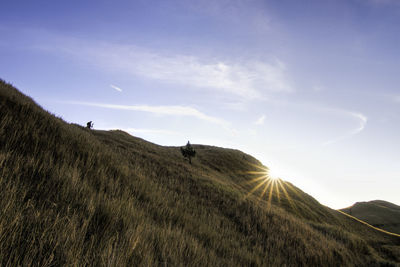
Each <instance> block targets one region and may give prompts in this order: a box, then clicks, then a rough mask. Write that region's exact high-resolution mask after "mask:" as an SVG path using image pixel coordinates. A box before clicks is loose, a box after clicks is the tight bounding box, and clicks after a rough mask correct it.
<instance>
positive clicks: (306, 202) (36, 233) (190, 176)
mask: <svg viewBox="0 0 400 267" xmlns="http://www.w3.org/2000/svg"><path fill="white" fill-rule="evenodd" d="M194 147H195V149H196V151H197V155H196V158H195V159H194V160H193V164H192V165H190V164H188V163H187V162H185V161H184V159H183V158H182V156H181V155H180V151H179V149H178V148H175V147H162V146H158V145H155V144H152V143H149V142H146V141H144V140H142V139H139V138H135V137H132V136H130V135H128V134H126V133H124V132H121V131H110V132H105V131H90V130H87V129H85V128H83V127H81V126H79V125H74V124H67V123H65V122H64V121H62V120H61V119H59V118H56V117H55V116H53V115H52V114H50V113H48V112H46V111H44V110H43V109H41V108H40V107H39V106H38V105H36V104H35V103H34V102H33V101H32V100H31V99H30V98H28V97H26V96H24V95H22V94H21V93H19V92H18V91H17V90H16V89H15V88H13V87H12V86H11V85H9V84H7V83H5V82H0V195H1V198H0V212H1V213H0V214H1V216H0V265H2V266H18V265H24V266H29V265H33V266H54V265H96V266H127V265H131V266H138V265H139V266H205V265H207V266H210V265H211V266H284V265H286V266H346V265H348V266H354V265H359V266H366V265H377V266H379V265H386V266H387V265H389V266H390V265H395V264H396V263H399V262H400V252H399V245H400V242H399V239H396V238H394V237H391V236H386V235H384V234H382V233H379V232H376V231H374V230H372V229H369V228H368V227H366V226H364V225H361V224H358V223H357V222H354V221H352V220H350V219H348V218H347V217H345V216H343V215H341V214H339V213H337V212H335V211H333V210H330V209H329V208H327V207H324V206H322V205H320V204H319V203H318V202H317V201H316V200H314V199H313V198H312V197H310V196H308V195H307V194H305V193H303V192H302V191H301V190H299V189H297V188H296V187H294V186H292V185H290V184H288V183H285V184H284V187H285V188H286V190H287V192H288V196H289V198H288V197H287V196H285V195H284V194H282V193H281V194H279V198H278V194H277V192H275V191H274V192H272V194H273V196H271V200H272V206H271V207H270V208H269V205H268V201H267V199H268V198H269V195H268V194H269V192H267V194H266V196H264V197H263V199H261V200H260V199H259V198H258V197H257V195H258V194H259V193H260V191H256V192H255V193H254V195H251V196H249V197H247V198H245V196H246V195H247V193H248V192H249V191H250V190H251V188H252V185H251V184H248V181H249V180H251V179H252V178H254V177H252V175H250V174H249V171H252V170H254V165H260V163H259V162H258V161H257V160H255V159H254V158H252V157H251V156H249V155H246V154H244V153H242V152H240V151H237V150H229V149H222V148H217V147H210V146H200V145H197V146H194Z"/></svg>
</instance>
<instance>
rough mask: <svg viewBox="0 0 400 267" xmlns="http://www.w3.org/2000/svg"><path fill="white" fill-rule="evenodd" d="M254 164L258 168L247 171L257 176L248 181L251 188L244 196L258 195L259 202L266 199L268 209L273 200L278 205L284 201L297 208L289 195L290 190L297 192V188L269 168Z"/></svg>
mask: <svg viewBox="0 0 400 267" xmlns="http://www.w3.org/2000/svg"><path fill="white" fill-rule="evenodd" d="M252 166H253V167H255V168H256V170H254V171H249V172H247V173H248V174H250V175H254V176H256V177H255V178H253V179H250V180H249V181H247V182H246V185H247V186H248V185H251V189H250V191H249V192H248V193H247V195H246V196H245V197H244V198H248V197H250V196H251V195H255V196H257V197H258V202H260V201H261V200H266V201H267V208H268V209H270V208H271V205H272V202H274V204H277V205H281V203H282V204H283V202H285V203H287V204H288V205H289V206H290V207H291V208H292V209H295V205H294V201H293V199H292V198H291V197H290V195H289V192H290V193H294V194H297V192H296V190H295V188H293V187H292V186H291V185H290V184H289V183H287V182H284V181H283V180H282V179H281V178H279V176H278V175H276V174H274V173H273V172H272V171H271V170H270V169H269V168H267V167H264V166H260V165H252Z"/></svg>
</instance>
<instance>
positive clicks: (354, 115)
mask: <svg viewBox="0 0 400 267" xmlns="http://www.w3.org/2000/svg"><path fill="white" fill-rule="evenodd" d="M336 111H337V112H339V113H344V114H347V115H348V116H350V117H352V118H354V119H356V120H358V124H359V125H358V127H357V128H355V129H353V130H352V131H349V132H348V133H346V134H344V135H342V136H340V137H338V138H335V139H332V140H329V141H327V142H325V143H323V145H331V144H333V143H336V142H338V141H341V140H344V139H347V138H350V137H352V136H354V135H356V134H358V133H360V132H362V131H363V130H364V129H365V127H366V125H367V122H368V118H367V117H366V116H365V115H364V114H362V113H359V112H352V111H346V110H336Z"/></svg>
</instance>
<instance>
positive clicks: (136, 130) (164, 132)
mask: <svg viewBox="0 0 400 267" xmlns="http://www.w3.org/2000/svg"><path fill="white" fill-rule="evenodd" d="M116 129H118V130H122V131H124V132H128V133H130V134H159V135H181V133H179V132H175V131H170V130H164V129H140V128H120V127H107V128H103V129H102V130H116Z"/></svg>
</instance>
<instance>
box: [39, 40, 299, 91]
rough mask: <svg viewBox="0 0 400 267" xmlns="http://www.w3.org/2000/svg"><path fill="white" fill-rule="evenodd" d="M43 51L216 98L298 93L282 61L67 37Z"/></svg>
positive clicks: (43, 46) (44, 47)
mask: <svg viewBox="0 0 400 267" xmlns="http://www.w3.org/2000/svg"><path fill="white" fill-rule="evenodd" d="M53 40H54V38H53ZM53 42H54V41H53ZM40 48H41V49H46V50H49V51H55V52H57V53H64V54H68V55H70V56H73V57H74V58H76V59H79V60H85V61H86V62H90V63H91V64H93V65H95V66H96V67H99V68H102V69H105V70H107V71H118V72H123V73H127V74H130V75H135V76H138V77H142V78H146V79H151V80H155V81H158V82H163V83H171V84H177V85H181V86H186V87H187V88H189V89H190V88H203V89H208V90H209V92H210V93H211V92H212V93H213V94H215V92H216V91H218V92H220V93H228V94H231V95H236V96H239V97H241V98H245V99H255V98H260V97H263V96H264V95H265V94H266V93H268V92H269V93H271V92H292V91H293V90H294V89H293V87H292V86H291V84H290V82H289V79H288V77H287V71H286V66H285V64H284V63H283V62H282V61H280V60H278V59H276V60H274V61H272V62H262V61H254V60H248V61H243V60H238V61H226V60H218V59H214V58H213V59H210V58H202V57H198V56H191V55H183V54H174V53H166V52H159V51H155V50H149V49H144V48H141V47H138V46H134V45H120V44H112V43H100V42H90V41H85V40H77V39H71V38H63V37H60V38H58V41H56V44H42V45H40ZM114 89H115V88H114Z"/></svg>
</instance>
